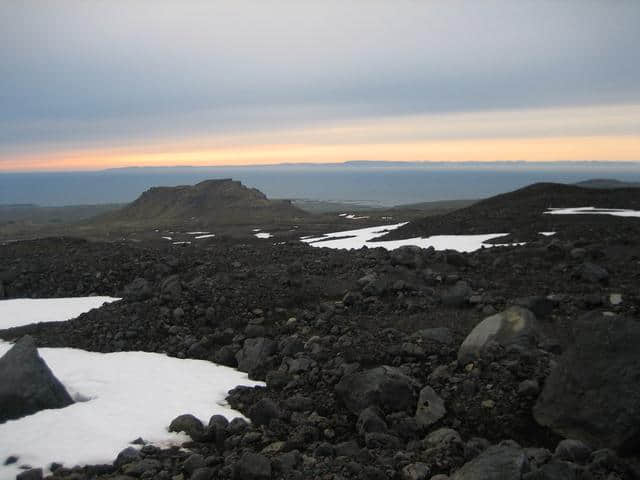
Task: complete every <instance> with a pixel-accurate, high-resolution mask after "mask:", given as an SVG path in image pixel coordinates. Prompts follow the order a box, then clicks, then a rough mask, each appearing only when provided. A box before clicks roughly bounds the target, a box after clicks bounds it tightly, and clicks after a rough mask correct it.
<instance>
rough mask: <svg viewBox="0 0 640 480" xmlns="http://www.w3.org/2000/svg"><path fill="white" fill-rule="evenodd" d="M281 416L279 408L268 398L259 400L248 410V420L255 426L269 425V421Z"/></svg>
mask: <svg viewBox="0 0 640 480" xmlns="http://www.w3.org/2000/svg"><path fill="white" fill-rule="evenodd" d="M281 416H282V412H281V411H280V407H279V406H278V404H277V403H276V402H274V401H273V400H271V399H270V398H262V399H260V400H259V401H258V402H257V403H255V404H254V405H253V406H252V407H251V408H250V409H249V418H250V419H251V421H252V422H253V423H254V424H255V425H269V422H271V420H273V419H276V418H280V417H281Z"/></svg>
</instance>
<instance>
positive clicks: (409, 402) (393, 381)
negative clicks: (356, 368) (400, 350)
mask: <svg viewBox="0 0 640 480" xmlns="http://www.w3.org/2000/svg"><path fill="white" fill-rule="evenodd" d="M416 389H417V383H416V382H415V380H413V379H412V378H410V377H408V376H407V375H405V374H404V373H402V372H401V371H400V370H398V369H397V368H393V367H388V366H382V367H377V368H372V369H371V370H366V371H364V372H357V373H352V374H349V375H345V376H343V377H342V378H341V379H340V382H338V384H337V385H336V387H335V391H336V394H337V396H338V397H339V398H340V399H341V400H342V401H343V402H344V404H345V405H346V407H347V408H348V409H349V410H351V411H352V412H353V413H356V414H358V413H360V412H361V411H362V410H364V409H365V408H367V407H370V406H377V407H381V408H382V409H383V410H387V411H398V410H406V409H409V408H414V406H415V392H416Z"/></svg>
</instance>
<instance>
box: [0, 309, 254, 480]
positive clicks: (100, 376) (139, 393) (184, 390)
mask: <svg viewBox="0 0 640 480" xmlns="http://www.w3.org/2000/svg"><path fill="white" fill-rule="evenodd" d="M116 300H118V299H116V298H111V297H80V298H56V299H35V300H34V299H18V300H3V301H1V302H0V319H2V320H0V328H7V327H8V326H20V325H28V324H31V323H37V322H40V321H43V320H46V321H51V320H56V321H64V320H69V319H71V318H74V317H77V316H78V315H80V314H81V313H83V312H86V311H89V310H90V309H92V308H95V307H98V306H100V305H102V304H103V303H105V302H111V301H116ZM10 348H11V344H10V343H7V342H4V341H2V340H0V356H2V355H4V354H5V353H6V352H7V351H8V350H9V349H10ZM38 352H39V354H40V356H41V357H42V358H43V359H44V360H45V362H46V363H47V364H48V365H49V367H50V368H51V370H52V371H53V372H54V374H55V375H56V377H57V378H58V379H59V380H60V381H61V382H62V384H63V385H64V386H65V387H66V388H67V391H68V392H69V394H70V395H71V397H72V398H74V399H75V400H76V401H77V402H78V403H74V404H73V405H70V406H68V407H66V408H61V409H53V410H43V411H40V412H37V413H35V414H33V415H29V416H26V417H23V418H20V419H17V420H10V421H8V422H5V423H3V424H0V478H15V476H16V474H18V473H19V472H20V471H21V470H20V469H19V467H20V466H21V465H30V466H31V467H34V468H37V467H41V468H43V469H44V470H45V471H46V469H47V468H48V467H49V465H50V464H51V463H52V462H60V463H62V464H64V465H65V466H67V467H73V466H74V465H87V464H103V463H111V462H112V461H113V460H114V459H115V457H116V455H117V454H118V453H119V452H120V451H121V450H122V449H123V448H126V447H127V445H128V444H129V442H131V441H132V440H134V439H135V438H138V437H142V438H144V439H145V440H147V441H149V442H152V443H155V444H156V445H159V446H170V445H179V444H181V443H182V442H184V441H186V440H188V437H186V435H184V434H177V433H169V432H168V431H167V427H168V425H169V423H170V422H171V420H173V419H174V418H175V417H177V416H178V415H181V414H183V413H192V414H194V415H195V416H197V417H198V418H200V419H201V420H203V421H204V422H205V423H206V422H207V421H208V419H209V417H210V416H211V415H216V414H220V415H224V416H226V417H228V418H231V417H236V416H241V415H240V414H239V413H238V412H236V411H235V410H232V409H231V408H229V407H228V406H227V404H226V403H225V398H226V396H227V392H228V391H229V390H230V389H232V388H235V387H236V386H238V385H249V386H254V385H264V383H263V382H254V381H251V380H249V379H248V377H247V375H246V374H244V373H241V372H238V371H237V370H234V369H232V368H229V367H223V366H220V365H216V364H214V363H210V362H206V361H202V360H181V359H178V358H171V357H167V356H166V355H163V354H158V353H146V352H118V353H106V354H105V353H97V352H87V351H84V350H78V349H74V348H40V349H38ZM11 455H14V456H16V457H18V461H17V463H15V464H12V465H3V463H4V460H5V459H6V458H7V457H9V456H11Z"/></svg>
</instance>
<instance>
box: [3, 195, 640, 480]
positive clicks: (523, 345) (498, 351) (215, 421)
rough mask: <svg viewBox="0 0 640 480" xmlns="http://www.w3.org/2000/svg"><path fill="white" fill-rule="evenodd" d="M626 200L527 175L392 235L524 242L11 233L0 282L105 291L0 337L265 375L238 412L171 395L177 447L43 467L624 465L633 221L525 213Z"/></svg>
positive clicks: (637, 365) (169, 474)
mask: <svg viewBox="0 0 640 480" xmlns="http://www.w3.org/2000/svg"><path fill="white" fill-rule="evenodd" d="M576 189H577V190H576ZM638 195H640V191H637V190H636V191H634V193H632V192H631V191H628V190H613V191H612V190H608V191H606V194H605V193H602V192H601V191H599V190H592V189H589V190H586V189H579V187H566V188H565V187H563V186H550V185H548V184H546V185H544V184H543V185H534V186H532V187H529V188H527V189H524V190H521V191H518V192H513V193H511V194H506V195H502V196H498V197H494V198H492V199H488V200H486V201H483V202H480V203H478V204H476V205H472V206H470V207H468V208H466V209H462V210H459V211H458V212H454V213H451V214H447V215H444V216H441V217H433V218H430V219H425V220H424V221H421V222H418V223H415V224H409V225H407V227H406V228H405V230H404V232H403V233H402V234H405V235H409V234H411V235H413V236H415V234H416V233H418V232H420V233H424V232H428V233H427V234H435V233H449V234H452V233H477V232H478V231H479V230H481V229H484V230H486V232H488V233H495V232H514V236H521V237H522V238H525V237H526V241H527V243H526V245H521V246H510V247H500V248H486V249H481V250H478V251H476V252H473V253H468V254H463V253H458V252H453V251H434V250H433V249H417V248H412V247H403V248H400V249H398V250H395V251H386V250H383V249H369V250H368V249H362V250H358V251H340V250H329V249H319V248H312V247H310V246H308V245H305V244H302V243H300V242H297V241H289V242H287V243H285V244H279V245H275V244H273V243H272V242H239V241H236V242H217V241H211V242H208V243H206V244H202V245H191V246H188V247H186V248H171V246H168V245H167V246H161V245H157V244H155V243H153V244H152V243H145V242H140V243H138V244H135V245H132V244H131V243H130V242H92V241H86V240H81V239H77V238H76V239H73V238H46V239H40V240H34V241H25V242H13V243H8V244H5V245H2V246H0V266H1V267H0V297H2V298H18V297H66V296H81V295H92V294H99V295H111V296H121V297H123V301H120V302H116V303H112V304H107V305H105V306H103V307H101V308H99V309H96V310H92V311H90V312H88V313H86V314H83V315H81V316H80V317H78V318H77V319H75V320H71V321H68V322H61V323H45V324H38V325H31V326H25V327H18V328H14V329H8V330H4V331H0V338H2V339H5V340H12V341H13V340H17V339H19V338H22V337H23V336H24V335H27V334H28V335H30V336H31V337H33V338H34V339H35V342H36V343H37V345H38V346H40V347H43V346H72V347H77V348H82V349H87V350H93V351H100V352H113V351H123V350H145V351H151V352H166V353H167V354H169V355H171V356H176V357H179V358H197V359H204V360H210V361H213V362H216V363H220V364H224V365H229V366H233V367H237V368H238V369H240V370H242V371H245V372H248V373H249V375H250V377H251V378H254V379H261V380H264V381H265V382H266V387H255V388H249V387H238V388H236V389H234V390H232V391H231V392H229V397H228V399H227V400H228V402H229V403H230V405H231V406H232V407H234V408H235V409H237V410H239V411H240V412H242V413H243V414H244V415H246V416H247V417H248V418H249V419H250V420H251V422H250V423H248V422H246V421H244V420H242V419H225V418H223V417H219V416H214V417H212V418H211V419H206V418H203V419H196V418H195V417H193V416H191V415H189V413H190V412H189V411H188V406H185V412H184V414H185V415H183V416H181V417H178V418H176V419H167V426H168V427H169V428H170V429H172V430H175V431H185V432H187V433H188V434H189V435H190V437H191V439H192V441H191V442H188V443H186V444H185V445H183V447H184V448H182V449H180V448H171V449H160V448H158V447H156V446H153V445H148V444H147V445H143V446H142V448H141V449H134V448H133V445H132V448H129V449H126V450H124V451H123V452H122V453H121V454H120V455H119V456H118V458H117V459H114V463H113V464H110V465H97V466H96V465H94V466H85V467H76V468H72V467H70V466H64V467H63V466H59V465H54V466H53V468H52V470H53V474H52V478H56V479H85V478H86V479H89V478H92V479H93V478H101V479H102V478H104V479H107V478H112V479H119V480H130V479H134V478H158V479H172V480H181V479H184V480H188V479H197V480H200V479H202V480H207V479H213V478H222V479H226V478H233V479H240V480H245V479H247V480H249V479H256V480H257V479H270V478H285V479H309V478H314V479H315V478H318V479H336V480H337V479H347V478H358V479H402V480H423V479H424V480H428V479H432V480H446V479H451V480H484V479H486V480H489V479H498V480H502V479H504V480H511V479H514V480H515V479H527V480H534V479H535V480H537V479H540V480H542V479H549V480H555V479H585V480H586V479H590V480H591V479H602V480H604V479H606V480H616V479H635V478H640V462H639V458H638V455H639V454H640V388H639V387H638V378H640V353H639V351H638V349H637V345H638V342H640V328H639V327H638V325H639V324H638V318H639V315H640V312H639V309H640V293H639V292H638V281H639V279H640V270H639V267H640V248H639V247H640V245H639V244H640V219H639V218H621V217H613V216H610V215H575V216H552V215H543V214H542V212H543V211H544V209H546V208H547V207H548V206H553V207H570V206H576V207H578V206H588V205H589V206H597V207H602V208H605V207H606V208H637V207H638V206H640V205H638V204H639V203H640V197H638ZM476 216H477V218H476ZM560 217H562V218H560ZM483 222H487V225H484V223H483ZM532 222H535V223H532ZM401 230H402V229H401ZM401 230H398V232H401ZM540 231H557V233H556V234H555V235H553V236H542V235H539V234H538V233H537V232H540ZM393 234H394V235H395V232H394V233H393ZM54 253H55V254H54ZM54 373H55V372H54ZM131 440H132V442H134V440H135V441H136V443H137V444H138V446H139V444H144V443H145V441H144V438H142V439H133V438H132V439H131ZM8 460H10V459H8ZM0 461H3V462H4V461H7V459H0ZM40 475H41V472H37V471H33V470H31V471H28V470H27V471H25V473H24V474H23V478H39V476H40Z"/></svg>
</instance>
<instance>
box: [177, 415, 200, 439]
mask: <svg viewBox="0 0 640 480" xmlns="http://www.w3.org/2000/svg"><path fill="white" fill-rule="evenodd" d="M169 431H170V432H184V433H186V434H187V435H189V436H190V437H191V438H192V439H193V440H196V441H197V440H199V439H201V438H202V436H203V435H204V433H205V428H204V425H203V424H202V422H201V421H200V420H199V419H198V418H197V417H195V416H193V415H191V414H190V413H187V414H184V415H180V416H178V417H176V418H174V419H173V420H172V421H171V424H170V425H169Z"/></svg>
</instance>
